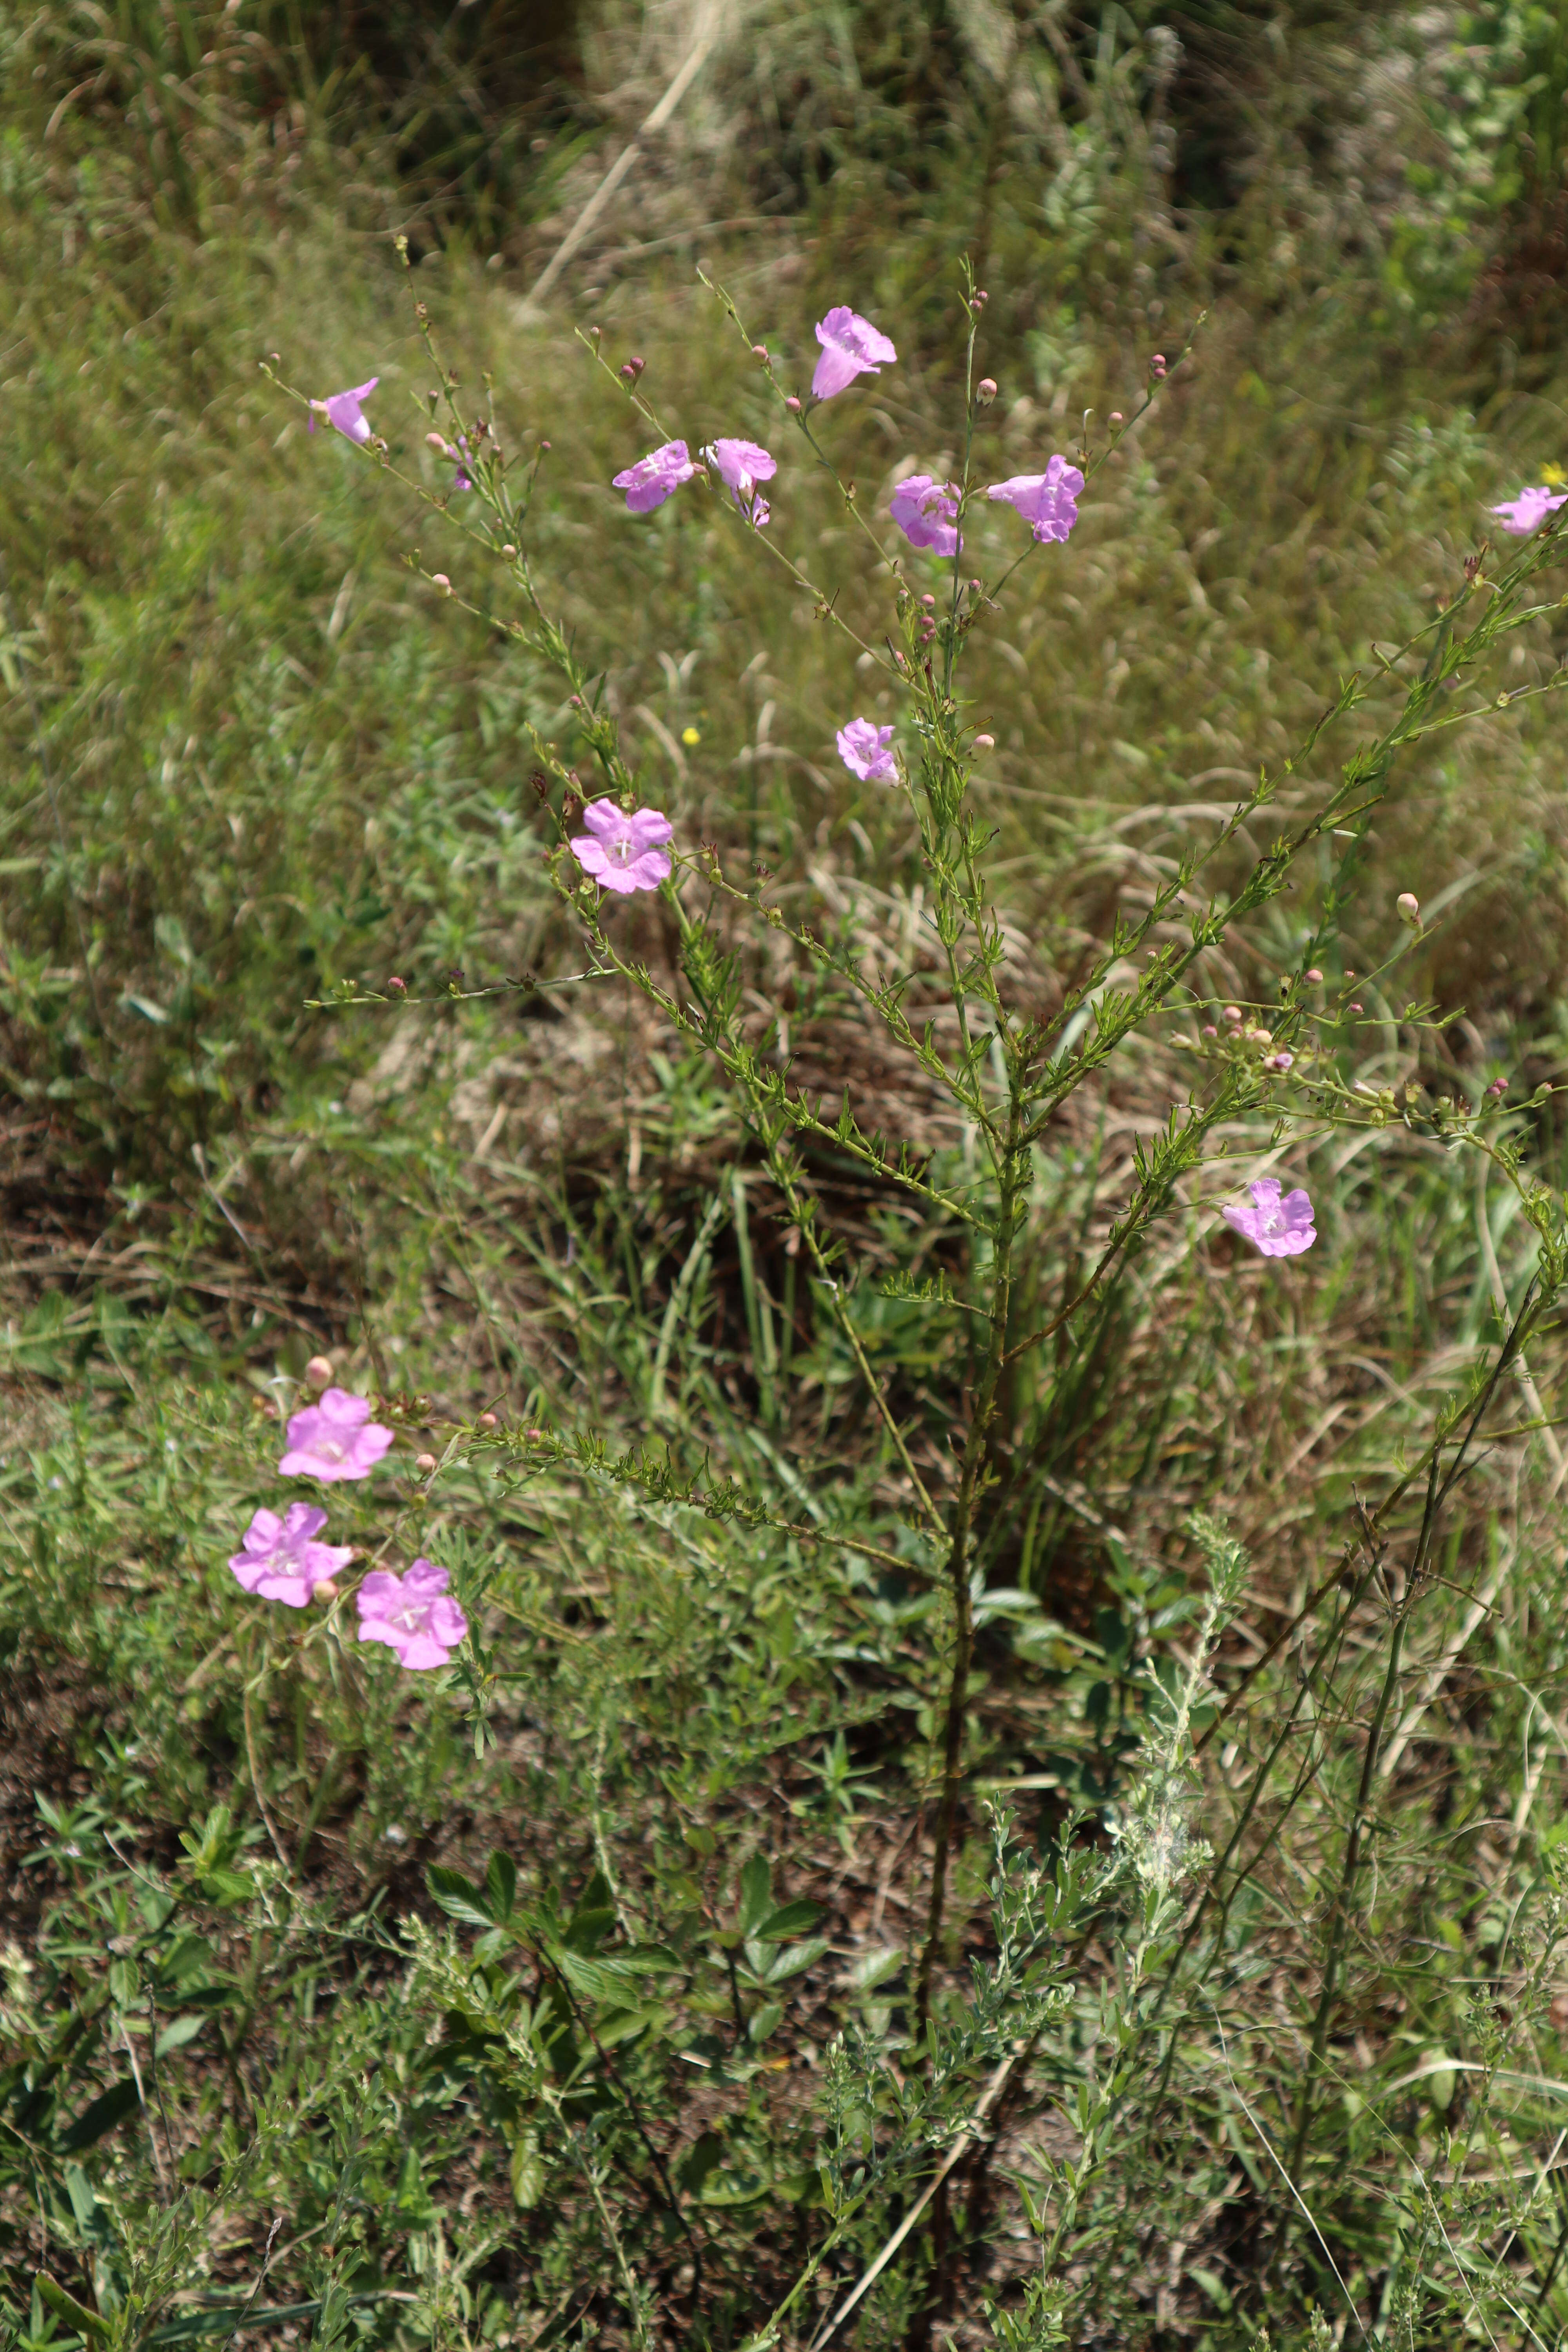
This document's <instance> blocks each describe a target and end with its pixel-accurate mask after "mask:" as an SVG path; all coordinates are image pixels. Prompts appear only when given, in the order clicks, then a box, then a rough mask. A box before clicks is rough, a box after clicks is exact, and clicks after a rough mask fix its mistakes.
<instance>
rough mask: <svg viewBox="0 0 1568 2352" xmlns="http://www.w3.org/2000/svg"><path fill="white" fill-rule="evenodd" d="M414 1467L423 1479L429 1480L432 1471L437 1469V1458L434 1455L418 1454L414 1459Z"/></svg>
mask: <svg viewBox="0 0 1568 2352" xmlns="http://www.w3.org/2000/svg"><path fill="white" fill-rule="evenodd" d="M414 1467H415V1468H416V1470H417V1471H418V1473H419V1475H420V1476H421V1477H422V1478H428V1476H429V1475H430V1473H431V1471H432V1470H434V1468H435V1467H436V1456H435V1455H434V1454H416V1455H415V1457H414Z"/></svg>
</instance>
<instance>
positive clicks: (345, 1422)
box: [228, 428, 468, 1674]
mask: <svg viewBox="0 0 1568 2352" xmlns="http://www.w3.org/2000/svg"><path fill="white" fill-rule="evenodd" d="M340 429H342V428H340ZM321 1363H322V1367H323V1370H324V1369H325V1360H324V1359H321ZM391 1444H392V1432H391V1430H390V1429H385V1428H384V1427H383V1426H382V1424H381V1423H379V1422H375V1421H372V1419H371V1417H370V1402H369V1400H368V1398H365V1397H356V1396H351V1395H350V1394H349V1392H348V1391H347V1390H346V1389H340V1388H328V1389H327V1390H326V1391H324V1392H323V1394H322V1395H321V1398H320V1399H319V1401H318V1402H316V1403H315V1404H311V1405H307V1406H305V1408H304V1409H303V1411H302V1412H297V1413H295V1414H294V1415H293V1417H292V1419H291V1420H290V1421H289V1443H288V1446H287V1448H286V1450H285V1452H284V1454H283V1456H282V1459H281V1460H280V1461H279V1465H278V1467H279V1471H280V1472H281V1473H282V1474H283V1475H284V1476H286V1477H296V1478H314V1479H316V1480H317V1481H318V1483H319V1484H321V1485H322V1486H331V1485H332V1484H334V1483H335V1482H336V1481H337V1480H339V1479H342V1478H352V1479H358V1478H368V1477H369V1475H370V1474H371V1472H372V1470H373V1469H374V1467H375V1465H376V1464H377V1463H378V1462H379V1461H380V1460H381V1458H382V1456H383V1455H384V1454H385V1453H386V1451H387V1449H388V1447H389V1446H390V1445H391ZM326 1524H327V1514H326V1513H325V1511H323V1510H322V1509H321V1507H319V1506H318V1505H316V1504H313V1503H290V1504H289V1507H288V1509H287V1510H286V1511H285V1512H284V1513H283V1514H282V1516H281V1517H279V1514H278V1513H277V1512H276V1511H269V1510H266V1509H262V1510H258V1512H257V1513H256V1514H255V1516H254V1517H253V1518H252V1520H251V1522H250V1525H249V1526H248V1527H247V1529H246V1531H245V1537H244V1540H243V1543H242V1545H241V1548H240V1549H239V1550H238V1551H237V1552H235V1553H234V1554H233V1555H232V1557H231V1558H230V1560H229V1563H228V1564H229V1567H230V1569H231V1570H233V1572H234V1575H235V1578H236V1580H237V1582H238V1583H239V1584H240V1585H242V1586H243V1587H244V1589H245V1591H247V1592H253V1593H255V1594H256V1595H257V1596H258V1599H260V1600H263V1601H282V1603H283V1605H284V1607H285V1608H287V1609H303V1608H305V1607H307V1606H308V1604H309V1603H310V1601H333V1600H335V1599H336V1598H337V1591H338V1588H337V1585H336V1584H335V1582H334V1581H333V1579H334V1578H335V1577H336V1576H337V1574H338V1572H339V1570H342V1569H344V1568H346V1567H347V1566H348V1564H349V1562H350V1561H351V1560H352V1559H353V1556H354V1555H353V1546H352V1545H344V1544H327V1543H322V1542H321V1541H320V1540H319V1538H320V1537H321V1529H322V1528H324V1527H325V1526H326ZM447 1583H448V1578H447V1570H445V1569H444V1568H436V1567H433V1566H432V1565H431V1563H430V1561H429V1560H427V1559H416V1561H415V1562H414V1565H413V1566H412V1568H410V1569H409V1570H407V1572H406V1573H405V1575H403V1576H395V1575H393V1574H392V1573H391V1571H390V1570H386V1569H376V1570H373V1571H372V1573H371V1574H370V1575H369V1576H367V1577H366V1578H365V1580H364V1581H363V1584H362V1585H361V1586H360V1589H359V1591H358V1592H357V1593H356V1594H355V1595H354V1606H355V1608H356V1609H357V1610H358V1612H359V1619H360V1629H359V1637H360V1640H361V1641H362V1642H384V1643H386V1644H387V1646H388V1647H389V1648H391V1649H393V1650H395V1651H396V1653H397V1659H398V1664H400V1665H403V1666H406V1667H407V1668H408V1669H409V1671H410V1672H411V1673H415V1674H420V1673H423V1672H425V1671H426V1669H427V1668H428V1667H431V1666H444V1665H445V1664H447V1659H448V1658H449V1656H450V1655H451V1653H452V1652H453V1651H454V1650H455V1649H456V1648H457V1646H458V1643H459V1642H461V1641H462V1640H463V1638H464V1636H465V1635H466V1634H467V1633H468V1619H467V1618H466V1617H465V1616H464V1614H463V1612H462V1611H461V1609H459V1607H458V1603H457V1602H456V1601H453V1600H452V1599H451V1598H450V1597H449V1596H448V1594H447Z"/></svg>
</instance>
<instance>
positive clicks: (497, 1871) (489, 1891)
mask: <svg viewBox="0 0 1568 2352" xmlns="http://www.w3.org/2000/svg"><path fill="white" fill-rule="evenodd" d="M485 1893H486V1895H488V1896H489V1903H490V1916H491V1917H492V1918H494V1919H510V1916H511V1909H512V1905H513V1904H514V1903H515V1901H516V1900H517V1864H516V1863H515V1862H513V1860H512V1858H511V1856H510V1854H509V1853H492V1854H491V1856H490V1859H489V1868H488V1869H487V1870H486V1872H485Z"/></svg>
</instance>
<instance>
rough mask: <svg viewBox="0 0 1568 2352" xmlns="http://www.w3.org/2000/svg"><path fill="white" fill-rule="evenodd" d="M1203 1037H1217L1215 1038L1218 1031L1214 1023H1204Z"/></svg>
mask: <svg viewBox="0 0 1568 2352" xmlns="http://www.w3.org/2000/svg"><path fill="white" fill-rule="evenodd" d="M1204 1035H1205V1037H1217V1036H1218V1035H1219V1031H1218V1030H1217V1029H1216V1028H1215V1025H1214V1023H1213V1022H1212V1021H1205V1024H1204Z"/></svg>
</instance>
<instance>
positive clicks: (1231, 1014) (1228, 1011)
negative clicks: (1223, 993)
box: [1224, 1004, 1241, 1021]
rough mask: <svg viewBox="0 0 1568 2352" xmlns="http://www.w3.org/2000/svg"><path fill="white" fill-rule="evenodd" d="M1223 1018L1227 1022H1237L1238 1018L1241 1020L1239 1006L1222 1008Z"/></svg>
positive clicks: (1233, 1005)
mask: <svg viewBox="0 0 1568 2352" xmlns="http://www.w3.org/2000/svg"><path fill="white" fill-rule="evenodd" d="M1224 1017H1225V1018H1226V1020H1227V1021H1239V1020H1240V1018H1241V1007H1240V1005H1239V1004H1227V1005H1226V1006H1225V1007H1224Z"/></svg>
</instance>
